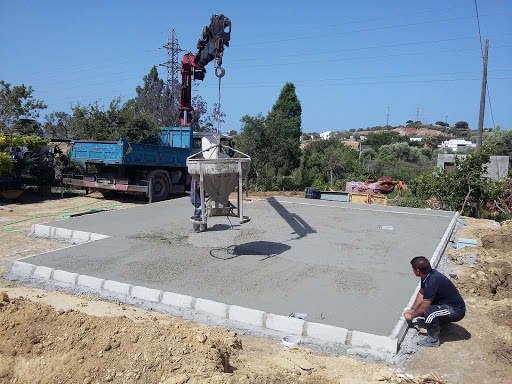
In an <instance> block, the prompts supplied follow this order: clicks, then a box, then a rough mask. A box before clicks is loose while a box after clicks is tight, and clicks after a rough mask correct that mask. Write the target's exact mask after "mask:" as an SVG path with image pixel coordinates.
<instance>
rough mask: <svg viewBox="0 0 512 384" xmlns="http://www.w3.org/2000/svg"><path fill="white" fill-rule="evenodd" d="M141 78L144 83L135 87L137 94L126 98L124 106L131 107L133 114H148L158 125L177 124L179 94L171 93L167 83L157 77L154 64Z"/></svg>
mask: <svg viewBox="0 0 512 384" xmlns="http://www.w3.org/2000/svg"><path fill="white" fill-rule="evenodd" d="M142 80H143V82H144V84H143V85H142V86H137V88H136V89H135V91H136V92H137V96H136V97H135V98H134V99H131V100H128V101H127V102H126V104H125V107H126V108H131V109H133V111H134V113H135V114H145V115H146V116H150V117H151V119H152V120H153V121H154V123H155V124H156V125H158V126H160V127H163V126H179V124H180V117H179V111H178V100H179V95H174V94H172V91H171V89H170V88H169V87H168V85H166V84H165V83H164V81H163V80H162V79H160V78H159V76H158V71H157V69H156V66H153V67H152V68H151V70H150V71H149V73H148V74H147V75H146V76H144V77H143V79H142Z"/></svg>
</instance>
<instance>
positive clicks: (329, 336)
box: [10, 261, 401, 354]
mask: <svg viewBox="0 0 512 384" xmlns="http://www.w3.org/2000/svg"><path fill="white" fill-rule="evenodd" d="M10 271H11V273H12V274H14V275H18V276H22V277H24V278H29V279H30V278H33V279H35V280H37V281H41V280H45V281H46V282H47V283H49V284H54V285H57V286H63V285H64V286H69V287H85V288H91V289H94V290H96V291H97V292H98V293H99V294H100V296H102V294H103V295H105V296H111V295H112V294H114V295H118V296H121V297H122V296H124V297H126V298H130V299H135V300H141V301H143V302H149V303H152V304H155V303H156V304H160V305H162V306H164V307H173V308H177V309H179V310H188V311H190V310H191V311H193V312H197V313H203V314H207V315H209V316H215V317H217V318H219V319H224V320H226V321H235V322H237V323H241V324H247V325H248V326H254V327H257V328H258V329H260V330H262V331H265V330H267V331H270V332H273V333H275V332H278V333H279V334H282V335H297V336H302V337H305V338H310V339H312V340H319V341H320V342H328V343H336V344H340V345H343V346H348V347H350V346H352V347H369V348H371V349H373V350H377V351H380V352H386V353H390V354H395V353H396V352H397V351H398V347H399V345H400V342H401V340H400V338H399V337H397V336H399V334H397V332H395V331H394V333H395V334H397V336H394V337H393V336H389V337H388V336H379V335H372V334H369V333H364V332H358V331H350V330H348V329H345V328H341V327H336V326H332V325H327V324H321V323H315V322H309V321H306V320H303V319H297V318H294V317H289V316H283V315H277V314H273V313H266V312H264V311H260V310H256V309H252V308H246V307H241V306H238V305H229V304H225V303H220V302H217V301H213V300H207V299H203V298H195V297H192V296H187V295H182V294H179V293H174V292H164V291H160V290H157V289H153V288H148V287H142V286H133V285H131V284H127V283H123V282H119V281H113V280H105V279H101V278H97V277H93V276H87V275H79V274H77V273H72V272H67V271H62V270H54V269H52V268H48V267H44V266H36V265H33V264H29V263H25V262H23V261H14V262H12V263H11V266H10ZM392 334H393V332H392Z"/></svg>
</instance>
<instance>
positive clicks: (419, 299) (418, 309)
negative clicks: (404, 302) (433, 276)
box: [404, 289, 432, 320]
mask: <svg viewBox="0 0 512 384" xmlns="http://www.w3.org/2000/svg"><path fill="white" fill-rule="evenodd" d="M430 304H432V301H429V300H423V289H420V291H419V292H418V294H417V295H416V300H414V304H413V305H412V308H411V309H408V310H407V311H405V312H404V318H405V320H412V319H414V318H416V317H419V316H422V315H423V312H424V311H425V308H426V307H428V306H429V305H430Z"/></svg>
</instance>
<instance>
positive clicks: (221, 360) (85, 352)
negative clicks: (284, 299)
mask: <svg viewBox="0 0 512 384" xmlns="http://www.w3.org/2000/svg"><path fill="white" fill-rule="evenodd" d="M272 195H274V194H268V193H265V194H258V195H256V194H252V195H250V197H251V198H256V197H268V196H272ZM281 195H287V196H293V197H301V194H295V193H281ZM91 202H94V203H95V204H96V205H95V206H96V207H98V206H100V207H101V206H103V207H108V206H115V205H118V204H120V203H122V204H123V208H126V207H129V206H135V205H138V204H143V203H141V202H138V201H137V200H134V199H128V198H127V199H124V200H123V199H116V200H105V199H103V198H102V197H101V195H99V194H98V195H96V194H93V195H92V196H89V197H82V196H78V197H66V198H64V199H60V198H59V195H53V196H51V197H36V196H33V195H30V194H28V193H27V194H24V195H22V196H21V197H20V199H19V201H15V202H5V201H4V202H2V204H3V207H4V208H7V209H10V210H11V211H9V210H2V211H0V217H1V224H2V225H5V224H7V223H12V222H15V221H18V223H16V224H15V225H11V226H8V227H6V228H8V229H11V230H10V231H8V230H6V229H5V228H4V229H2V230H1V232H0V238H1V239H0V240H1V244H2V248H1V254H0V274H2V275H3V274H5V273H7V271H8V266H9V263H10V262H11V261H13V260H17V259H19V258H21V257H24V256H29V255H35V254H40V253H42V252H46V251H50V250H54V249H57V248H59V247H63V246H64V244H60V243H55V242H52V241H48V240H44V239H34V238H29V237H27V236H26V235H27V233H28V231H29V230H30V226H31V225H32V224H34V223H37V222H39V223H42V222H48V221H50V220H53V219H55V220H58V219H60V218H62V210H63V209H66V208H70V207H82V206H83V207H84V209H85V208H86V204H91ZM114 209H115V207H114ZM36 216H38V218H36V219H31V220H29V221H23V220H25V219H28V218H34V217H36ZM463 221H464V224H465V225H464V226H463V227H462V228H460V229H459V230H458V232H457V233H456V238H458V237H462V238H472V239H476V240H477V247H466V248H462V249H453V248H451V249H450V247H449V249H447V253H448V256H449V262H450V270H452V271H453V272H454V273H455V274H456V275H457V280H455V282H456V285H457V286H458V288H459V289H460V291H461V293H462V295H463V296H464V298H465V300H466V304H467V309H468V310H467V315H466V317H465V318H464V319H463V320H462V321H461V322H459V323H458V324H456V326H453V327H452V328H451V329H450V331H451V332H450V334H449V335H448V336H446V337H445V338H443V339H442V344H441V346H440V347H439V348H434V349H417V350H416V351H414V353H411V354H410V356H408V357H407V359H405V360H403V361H402V363H401V364H399V365H392V364H389V363H387V364H386V363H383V362H378V361H373V360H371V359H365V358H364V357H361V356H359V357H351V356H344V355H340V356H333V355H327V354H322V353H318V352H315V351H311V350H308V349H306V348H303V347H301V346H300V345H299V346H298V347H292V348H289V349H287V350H283V345H282V344H281V343H280V341H279V340H273V339H269V338H258V337H254V336H250V335H242V334H236V333H235V332H233V331H229V330H226V329H222V328H219V327H208V326H206V325H203V324H200V323H194V322H191V321H188V320H184V319H181V318H178V317H172V316H170V315H163V314H159V313H156V312H151V311H146V310H143V309H140V308H136V307H130V306H127V305H124V304H121V303H115V302H107V301H102V300H100V299H97V298H94V297H90V296H78V295H70V294H66V293H63V292H58V291H49V290H41V289H37V288H32V287H29V286H26V285H23V284H20V283H19V282H16V281H10V280H5V279H1V280H0V292H1V293H0V339H1V340H2V343H0V358H1V361H2V364H1V365H0V383H4V382H5V383H14V382H16V383H38V382H39V383H50V382H51V383H57V382H62V383H96V382H97V383H103V382H115V383H131V382H133V383H136V382H140V383H144V382H147V383H158V382H162V383H185V382H188V383H193V382H212V383H213V382H218V383H232V382H233V383H234V382H247V383H252V382H311V383H316V382H320V383H322V382H325V383H331V382H332V383H378V382H382V381H389V382H400V380H401V381H403V382H412V383H423V382H425V383H426V382H436V381H433V380H437V382H446V383H508V382H510V367H511V364H512V330H511V327H512V307H511V296H512V293H511V292H512V291H511V288H510V284H511V275H510V270H511V264H512V241H511V240H512V239H511V235H512V225H508V224H507V223H504V225H502V226H498V225H496V223H495V222H493V221H490V220H478V219H472V218H463ZM12 229H16V230H18V231H21V230H24V231H25V232H14V231H12ZM374 315H375V316H379V313H378V312H375V314H374ZM410 332H411V331H410ZM406 380H409V381H406ZM429 380H430V381H429Z"/></svg>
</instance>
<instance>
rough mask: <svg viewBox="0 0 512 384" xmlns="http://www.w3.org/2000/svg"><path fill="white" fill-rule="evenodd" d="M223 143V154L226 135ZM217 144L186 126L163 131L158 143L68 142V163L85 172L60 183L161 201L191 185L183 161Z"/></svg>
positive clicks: (228, 141)
mask: <svg viewBox="0 0 512 384" xmlns="http://www.w3.org/2000/svg"><path fill="white" fill-rule="evenodd" d="M221 141H222V142H223V145H224V148H226V150H229V148H230V147H232V140H231V138H230V137H229V136H223V137H222V139H221ZM216 143H217V137H216V136H215V135H214V134H213V133H209V132H197V133H194V132H193V130H192V128H191V127H186V126H185V127H164V128H162V129H161V133H160V136H159V140H158V144H139V143H131V142H130V141H128V140H124V139H122V140H119V141H101V142H100V141H85V140H71V159H72V160H74V161H77V162H80V163H83V164H85V166H86V172H85V174H84V175H81V176H73V177H64V178H63V184H64V185H67V186H78V187H80V188H84V189H86V190H87V191H99V192H101V193H102V194H103V195H104V196H108V195H111V194H113V193H116V192H121V193H127V194H133V195H137V196H140V197H143V198H146V199H149V200H150V201H162V200H165V199H166V198H167V196H168V195H169V194H172V193H174V194H176V193H178V194H179V193H184V192H185V190H186V189H188V188H189V187H190V181H191V177H190V175H189V174H188V172H187V165H186V161H187V157H188V156H190V155H192V154H193V153H196V152H199V151H201V150H204V149H208V147H210V146H213V145H215V144H216ZM226 153H227V155H229V154H230V153H228V152H226Z"/></svg>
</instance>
